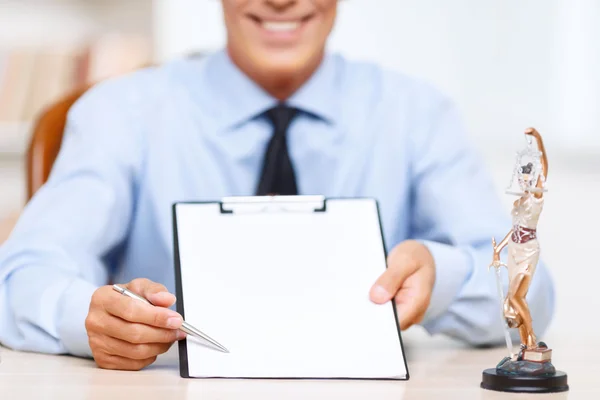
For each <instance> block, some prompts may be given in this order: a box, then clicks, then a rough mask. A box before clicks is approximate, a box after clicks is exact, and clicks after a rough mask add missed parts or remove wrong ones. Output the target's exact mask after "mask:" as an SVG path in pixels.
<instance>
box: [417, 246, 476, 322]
mask: <svg viewBox="0 0 600 400" xmlns="http://www.w3.org/2000/svg"><path fill="white" fill-rule="evenodd" d="M420 242H421V243H422V244H424V245H425V246H426V247H427V248H428V249H429V252H430V253H431V254H432V256H433V260H434V262H435V273H436V277H435V283H434V286H433V291H432V293H431V301H430V303H429V307H428V308H427V311H426V312H425V316H424V317H423V320H422V321H421V325H427V324H428V323H430V322H432V321H434V320H435V319H437V318H439V317H440V316H441V315H443V314H444V313H445V312H446V311H447V310H448V308H449V307H450V305H451V304H452V302H453V301H454V299H455V298H456V297H457V296H458V294H459V292H460V290H461V288H462V287H463V285H464V284H465V282H467V281H468V279H469V277H470V276H471V273H472V271H473V264H472V262H471V257H470V255H469V253H468V252H467V251H466V250H464V249H462V248H459V247H456V246H451V245H447V244H444V243H439V242H433V241H428V240H421V241H420Z"/></svg>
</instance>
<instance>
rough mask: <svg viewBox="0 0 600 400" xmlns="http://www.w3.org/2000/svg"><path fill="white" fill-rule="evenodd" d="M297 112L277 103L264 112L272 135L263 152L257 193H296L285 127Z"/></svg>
mask: <svg viewBox="0 0 600 400" xmlns="http://www.w3.org/2000/svg"><path fill="white" fill-rule="evenodd" d="M296 114H297V110H296V109H295V108H291V107H288V106H285V105H278V106H277V107H275V108H272V109H270V110H268V111H267V112H266V116H267V118H268V119H269V120H270V121H271V124H272V125H273V136H272V137H271V141H270V142H269V145H268V147H267V151H266V152H265V157H264V161H263V167H262V173H261V177H260V182H259V184H258V189H257V193H256V194H257V195H258V196H267V195H296V194H298V189H297V186H296V175H295V173H294V166H293V165H292V160H291V159H290V155H289V153H288V147H287V137H286V133H287V129H288V127H289V126H290V123H291V122H292V119H294V117H295V116H296Z"/></svg>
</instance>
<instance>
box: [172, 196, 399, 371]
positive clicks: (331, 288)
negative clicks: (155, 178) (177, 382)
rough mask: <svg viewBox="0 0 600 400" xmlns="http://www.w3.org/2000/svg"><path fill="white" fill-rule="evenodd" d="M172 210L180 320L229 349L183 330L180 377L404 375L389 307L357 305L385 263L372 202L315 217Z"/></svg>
mask: <svg viewBox="0 0 600 400" xmlns="http://www.w3.org/2000/svg"><path fill="white" fill-rule="evenodd" d="M176 207H177V213H176V218H177V231H178V244H179V257H180V268H181V277H182V291H183V302H184V313H185V319H186V321H188V322H189V323H190V324H192V325H194V326H196V327H197V328H198V329H200V330H202V331H203V332H205V333H206V334H208V335H209V336H211V337H212V338H214V339H215V340H217V341H218V342H219V343H221V344H223V345H224V346H225V347H227V348H228V349H229V350H230V353H221V352H218V351H215V350H213V349H211V348H207V347H205V346H203V345H201V344H198V342H197V341H196V340H195V339H193V338H189V337H188V338H187V339H186V340H187V351H188V354H187V359H188V369H189V374H190V376H192V377H229V378H357V379H361V378H364V379H368V378H375V379H377V378H381V379H404V378H405V377H406V375H407V371H406V367H405V361H404V355H403V353H402V347H401V344H400V337H399V332H398V327H397V321H396V318H395V316H394V312H393V308H392V305H391V304H389V303H388V304H385V305H375V304H373V303H372V302H371V301H370V300H369V290H370V288H371V286H372V284H373V283H374V282H375V280H376V279H377V278H378V277H379V275H380V274H381V273H383V272H384V270H385V267H386V264H385V251H384V247H383V242H382V237H381V229H380V226H379V217H378V213H377V207H376V203H375V201H374V200H369V199H365V200H363V199H360V200H354V199H352V200H328V202H327V211H326V212H324V213H322V212H315V213H313V212H300V213H299V212H276V213H249V214H239V215H238V214H221V213H220V212H219V206H218V204H179V205H177V206H176Z"/></svg>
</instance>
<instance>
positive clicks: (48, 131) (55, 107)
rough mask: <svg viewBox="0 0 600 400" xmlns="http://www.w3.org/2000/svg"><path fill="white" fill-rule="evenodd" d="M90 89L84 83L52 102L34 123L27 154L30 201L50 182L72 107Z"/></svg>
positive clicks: (26, 169)
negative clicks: (79, 87) (81, 86)
mask: <svg viewBox="0 0 600 400" xmlns="http://www.w3.org/2000/svg"><path fill="white" fill-rule="evenodd" d="M87 89H88V87H84V88H81V89H78V90H75V91H74V92H73V93H71V94H69V95H67V96H65V97H64V98H63V99H61V100H59V101H58V102H56V103H54V104H52V105H51V106H49V107H48V108H46V109H45V110H44V111H43V112H42V113H41V114H40V116H39V117H38V119H37V120H36V122H35V123H34V126H33V131H32V133H31V140H30V142H29V147H28V149H27V153H26V158H25V174H26V179H27V197H26V200H27V201H29V200H30V199H31V198H32V197H33V195H34V194H35V192H36V191H37V190H38V189H39V188H40V187H41V186H42V185H43V184H44V183H46V180H47V179H48V176H49V175H50V171H51V170H52V165H53V164H54V161H55V160H56V157H57V155H58V152H59V150H60V146H61V144H62V138H63V133H64V130H65V125H66V122H67V115H68V113H69V109H70V108H71V106H72V105H73V104H74V103H75V102H76V101H77V100H78V99H79V98H80V97H81V95H83V94H84V93H85V92H86V91H87Z"/></svg>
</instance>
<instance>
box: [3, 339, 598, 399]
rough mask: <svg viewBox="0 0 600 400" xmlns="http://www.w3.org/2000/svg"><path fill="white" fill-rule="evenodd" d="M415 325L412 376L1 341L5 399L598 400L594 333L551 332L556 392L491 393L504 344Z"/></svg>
mask: <svg viewBox="0 0 600 400" xmlns="http://www.w3.org/2000/svg"><path fill="white" fill-rule="evenodd" d="M417 329H418V328H414V329H412V330H410V331H409V332H406V333H404V335H403V339H404V342H405V347H406V349H405V350H406V352H407V357H408V366H409V371H410V374H411V379H410V380H409V381H404V382H377V381H277V380H274V381H269V380H267V381H264V380H200V379H182V378H180V377H179V370H178V359H177V347H176V346H174V347H173V348H172V349H171V351H169V352H168V353H167V354H165V355H164V356H162V357H161V358H159V360H158V361H157V362H156V363H155V364H154V365H153V366H151V367H149V368H147V369H146V370H143V371H138V372H124V371H108V370H102V369H99V368H97V367H96V365H95V364H94V362H93V361H90V360H84V359H78V358H74V357H68V356H49V355H41V354H31V353H20V352H13V351H10V350H7V349H5V348H2V347H0V398H2V399H19V400H21V399H40V398H43V399H86V400H90V399H117V398H118V399H124V398H128V397H129V398H131V399H133V398H138V399H144V400H153V399H157V400H165V399H169V400H171V399H186V398H189V399H203V400H205V399H224V400H227V399H234V398H243V399H261V400H270V399H277V400H280V399H286V400H295V399H309V400H318V399H338V398H339V399H344V400H348V399H369V400H386V399H393V400H402V399H410V400H412V399H416V400H420V399H461V400H469V399H504V398H509V399H526V398H532V399H546V398H548V399H598V398H600V379H599V378H598V377H597V375H596V372H595V371H600V368H597V364H598V359H599V358H598V353H599V350H597V348H598V346H596V345H597V344H598V341H597V339H596V340H594V338H592V337H591V335H590V340H589V341H586V340H577V339H576V338H574V337H563V338H562V340H558V338H551V337H550V338H546V340H547V342H548V344H549V345H550V346H551V347H552V348H553V350H554V359H553V362H554V364H555V366H556V367H557V369H559V370H563V371H565V372H567V374H568V375H569V385H570V387H571V390H570V391H569V392H566V393H559V394H553V395H524V394H508V393H498V392H490V391H487V390H483V389H480V388H479V383H480V379H481V372H482V370H483V369H485V368H491V367H493V366H494V365H495V364H496V363H497V362H498V361H499V360H500V359H501V358H502V357H503V356H504V355H505V353H506V350H505V349H502V348H496V349H486V350H477V349H469V348H466V347H464V346H462V345H460V344H457V343H455V342H453V341H451V340H448V339H444V338H429V337H427V336H426V335H425V334H423V333H421V332H419V331H418V330H417Z"/></svg>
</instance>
